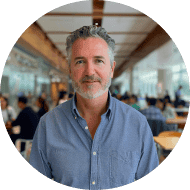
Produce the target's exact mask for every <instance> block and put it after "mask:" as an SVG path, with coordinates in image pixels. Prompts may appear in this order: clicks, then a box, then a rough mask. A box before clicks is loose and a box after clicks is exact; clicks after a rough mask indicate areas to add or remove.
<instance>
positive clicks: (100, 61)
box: [96, 59, 104, 63]
mask: <svg viewBox="0 0 190 190" xmlns="http://www.w3.org/2000/svg"><path fill="white" fill-rule="evenodd" d="M96 63H104V62H103V61H102V60H101V59H96Z"/></svg>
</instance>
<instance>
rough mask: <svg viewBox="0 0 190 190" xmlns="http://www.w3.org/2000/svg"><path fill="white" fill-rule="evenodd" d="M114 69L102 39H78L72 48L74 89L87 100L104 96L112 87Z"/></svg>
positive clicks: (71, 67)
mask: <svg viewBox="0 0 190 190" xmlns="http://www.w3.org/2000/svg"><path fill="white" fill-rule="evenodd" d="M114 68H115V62H114V63H113V67H112V68H111V65H110V58H109V54H108V45H107V43H106V42H105V41H104V40H103V39H100V38H87V39H78V40H76V41H75V42H74V44H73V46H72V57H71V65H70V69H69V70H70V77H71V79H72V85H73V88H74V89H75V91H76V92H77V93H79V94H80V95H81V96H82V97H84V98H87V99H92V98H97V97H99V96H101V95H103V94H104V93H105V92H106V91H107V90H108V88H109V86H110V85H111V78H113V72H114Z"/></svg>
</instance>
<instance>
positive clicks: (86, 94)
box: [71, 76, 111, 99]
mask: <svg viewBox="0 0 190 190" xmlns="http://www.w3.org/2000/svg"><path fill="white" fill-rule="evenodd" d="M71 79H72V78H71ZM100 83H101V82H100ZM72 86H73V89H74V90H75V91H76V92H77V93H78V94H80V95H81V96H82V97H83V98H86V99H94V98H97V97H99V96H101V95H103V94H104V93H105V92H106V91H107V90H108V88H109V87H110V86H111V77H110V76H109V80H108V82H107V83H106V84H105V85H103V86H102V88H101V89H99V90H98V92H96V93H95V94H94V93H93V92H92V91H87V92H84V91H83V90H82V89H81V88H80V87H79V85H78V84H77V83H76V82H75V81H74V80H73V79H72ZM88 88H89V89H92V88H93V85H89V86H88Z"/></svg>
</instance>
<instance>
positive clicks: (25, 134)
mask: <svg viewBox="0 0 190 190" xmlns="http://www.w3.org/2000/svg"><path fill="white" fill-rule="evenodd" d="M18 107H19V108H20V109H21V112H20V113H19V115H18V117H17V118H16V119H15V121H13V122H12V123H11V125H12V126H17V125H19V126H20V134H19V138H21V139H33V136H34V133H35V130H36V127H37V125H38V123H39V117H38V115H37V113H35V112H34V111H33V110H32V108H30V107H29V106H27V98H26V97H25V96H22V97H19V98H18Z"/></svg>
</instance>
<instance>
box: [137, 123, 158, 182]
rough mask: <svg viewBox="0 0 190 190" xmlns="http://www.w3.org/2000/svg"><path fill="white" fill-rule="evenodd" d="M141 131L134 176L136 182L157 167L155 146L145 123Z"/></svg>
mask: <svg viewBox="0 0 190 190" xmlns="http://www.w3.org/2000/svg"><path fill="white" fill-rule="evenodd" d="M141 129H142V130H141V142H142V144H141V157H140V161H139V164H138V168H137V172H136V176H135V179H136V180H138V179H140V178H142V177H143V176H145V175H147V174H148V173H150V172H151V171H152V170H154V169H155V168H156V167H157V166H158V165H159V160H158V154H157V150H156V145H155V142H154V139H153V136H152V132H151V130H150V127H149V125H148V122H147V121H145V122H144V126H142V127H141Z"/></svg>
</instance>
